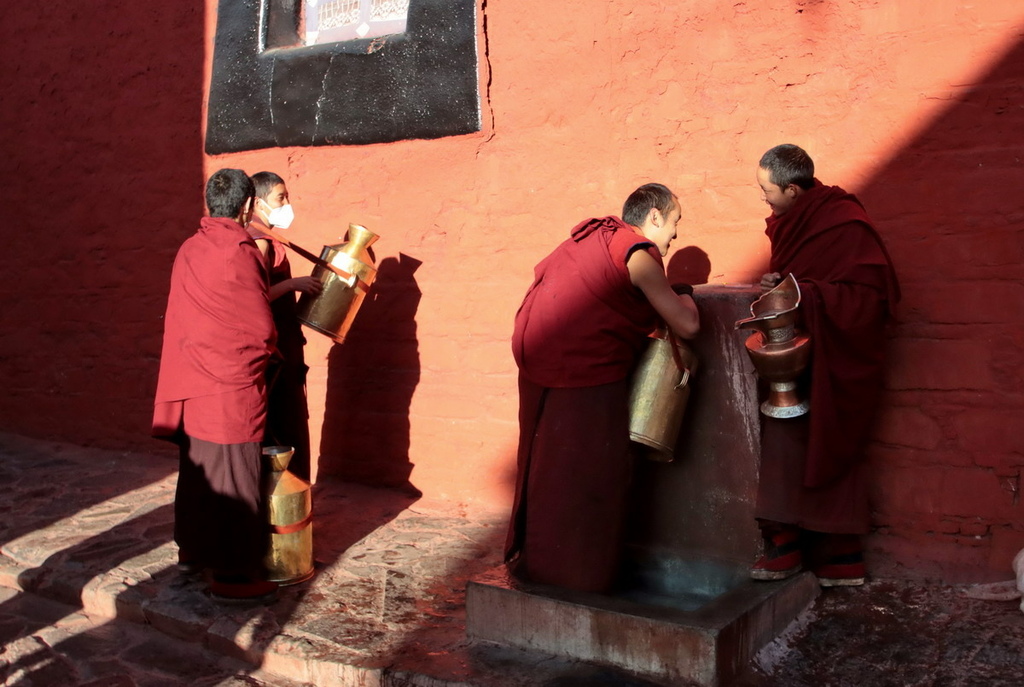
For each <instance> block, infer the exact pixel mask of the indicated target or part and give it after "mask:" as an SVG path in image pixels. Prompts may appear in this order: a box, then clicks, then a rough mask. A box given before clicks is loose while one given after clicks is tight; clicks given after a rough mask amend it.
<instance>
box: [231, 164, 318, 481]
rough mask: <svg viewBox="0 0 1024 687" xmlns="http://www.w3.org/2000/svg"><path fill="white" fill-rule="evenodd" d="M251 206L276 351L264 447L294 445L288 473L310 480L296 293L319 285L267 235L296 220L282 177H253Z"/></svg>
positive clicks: (269, 174) (251, 230) (311, 291)
mask: <svg viewBox="0 0 1024 687" xmlns="http://www.w3.org/2000/svg"><path fill="white" fill-rule="evenodd" d="M252 182H253V185H254V186H255V187H256V204H255V207H254V211H253V215H252V221H251V222H250V223H249V226H248V227H247V230H248V232H249V235H250V236H251V237H252V238H253V239H254V240H255V241H256V246H257V247H258V248H259V249H260V252H261V253H262V254H263V256H264V257H265V258H266V264H267V272H268V274H269V276H270V289H269V296H270V308H271V310H272V312H273V315H274V325H275V326H276V327H277V351H276V352H275V355H274V356H273V358H272V359H271V364H270V367H269V368H268V370H267V390H268V403H267V431H266V436H265V439H264V442H263V443H264V444H265V445H277V446H293V447H294V448H295V455H294V456H293V457H292V460H291V462H290V463H289V465H288V469H289V470H290V471H291V472H293V473H295V474H296V475H297V476H299V477H301V478H302V479H306V480H308V479H309V476H310V468H309V462H310V448H309V413H308V410H307V406H306V370H308V369H309V368H307V367H306V364H305V360H304V359H303V353H302V347H303V345H304V344H305V343H306V339H305V337H303V335H302V328H301V327H300V326H299V320H298V318H297V317H296V309H295V305H296V301H295V294H296V292H298V293H308V294H310V295H313V296H315V295H316V294H318V293H320V291H321V290H322V289H323V284H321V283H320V280H319V279H316V278H314V277H292V270H291V265H289V263H288V255H287V253H286V252H285V251H286V249H285V247H284V246H283V245H281V243H280V242H278V241H275V240H274V239H272V238H270V237H269V236H267V234H266V232H265V230H266V229H267V228H270V229H274V230H278V229H287V228H288V227H290V226H291V224H292V221H293V220H294V219H295V212H294V210H292V205H291V203H290V202H289V199H288V188H287V187H286V186H285V183H284V179H282V178H281V177H280V176H278V175H277V174H274V173H273V172H259V173H257V174H254V175H253V176H252Z"/></svg>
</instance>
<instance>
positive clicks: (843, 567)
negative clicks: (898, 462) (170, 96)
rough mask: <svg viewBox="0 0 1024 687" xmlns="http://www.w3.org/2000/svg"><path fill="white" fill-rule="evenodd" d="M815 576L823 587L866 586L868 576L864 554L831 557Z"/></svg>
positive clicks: (817, 569) (818, 568)
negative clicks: (865, 580) (865, 581)
mask: <svg viewBox="0 0 1024 687" xmlns="http://www.w3.org/2000/svg"><path fill="white" fill-rule="evenodd" d="M814 574H815V576H816V577H817V578H818V584H820V585H821V586H822V587H859V586H861V585H862V584H864V579H865V577H866V576H867V569H866V568H865V567H864V554H862V553H859V552H858V553H848V554H843V555H838V556H831V557H830V558H829V559H828V560H827V561H826V562H825V563H824V564H822V565H819V566H818V567H816V568H815V569H814Z"/></svg>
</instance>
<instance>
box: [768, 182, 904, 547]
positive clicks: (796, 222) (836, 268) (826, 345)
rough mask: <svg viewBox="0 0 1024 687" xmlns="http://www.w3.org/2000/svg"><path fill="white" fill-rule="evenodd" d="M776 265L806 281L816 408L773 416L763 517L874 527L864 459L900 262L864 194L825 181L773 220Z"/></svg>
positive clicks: (826, 526)
mask: <svg viewBox="0 0 1024 687" xmlns="http://www.w3.org/2000/svg"><path fill="white" fill-rule="evenodd" d="M766 222H767V230H766V233H767V235H768V238H769V239H770V240H771V246H772V253H771V262H770V266H769V269H770V270H771V271H772V272H778V273H780V274H782V275H783V276H785V275H786V274H788V273H792V274H793V275H794V276H795V277H796V279H797V282H798V283H799V285H800V292H801V296H802V300H801V305H800V308H801V322H800V326H801V327H802V328H804V329H805V330H806V331H807V332H808V333H809V334H810V337H811V342H812V343H811V347H812V353H811V362H810V364H809V383H807V380H806V379H805V380H803V381H804V386H805V389H804V392H805V393H809V396H810V404H811V407H810V413H809V414H808V416H807V417H805V418H802V419H799V420H773V419H770V418H765V419H764V420H763V435H762V475H761V482H762V484H761V488H760V493H759V499H758V501H759V503H758V513H757V514H758V517H760V518H764V519H769V520H776V521H779V522H785V523H788V524H796V525H799V526H801V527H804V528H806V529H813V530H818V531H823V532H838V533H859V532H864V531H866V530H867V526H868V523H867V516H868V509H867V501H866V488H865V484H866V483H865V478H864V475H863V469H862V468H863V466H862V459H863V456H864V449H865V446H866V444H867V441H868V435H869V431H870V426H871V422H872V420H873V418H874V416H875V413H876V410H877V407H878V403H879V399H880V395H881V391H882V376H883V371H884V370H883V363H884V355H885V325H886V322H887V320H888V318H889V315H890V314H891V309H892V307H893V305H894V304H895V303H896V302H897V301H898V300H899V285H898V282H897V279H896V273H895V271H894V269H893V266H892V260H891V259H890V258H889V254H888V252H887V251H886V249H885V246H884V244H883V242H882V239H881V238H880V237H879V235H878V233H877V232H876V231H875V229H874V227H873V226H872V224H871V221H870V219H869V218H868V216H867V213H866V212H865V211H864V208H863V206H862V205H861V204H860V201H858V200H857V198H856V197H855V196H853V195H851V194H849V193H846V192H845V191H844V190H843V189H841V188H839V187H838V186H824V185H822V184H821V182H819V181H817V180H815V185H814V187H812V188H811V189H808V190H807V191H805V192H804V193H802V194H801V195H800V197H799V198H798V199H797V200H796V202H795V203H794V205H793V206H792V207H791V208H790V209H789V210H788V211H787V212H785V213H784V214H782V215H780V216H777V217H776V216H772V217H769V218H768V219H767V220H766Z"/></svg>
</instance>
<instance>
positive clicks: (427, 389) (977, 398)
mask: <svg viewBox="0 0 1024 687" xmlns="http://www.w3.org/2000/svg"><path fill="white" fill-rule="evenodd" d="M172 4H174V3H172ZM198 4H199V3H194V5H198ZM174 5H175V6H174V7H170V6H169V7H166V8H165V7H162V6H161V7H160V8H155V7H151V6H147V9H146V10H145V11H142V10H140V9H138V8H137V7H136V5H134V4H130V3H118V4H116V6H115V7H112V8H104V9H99V10H97V9H90V10H89V12H88V13H86V12H84V11H81V10H80V9H78V8H79V3H73V2H70V0H67V1H65V2H56V3H50V4H48V5H47V6H46V7H38V8H37V7H34V6H33V7H28V6H25V7H22V6H12V7H10V8H6V9H5V11H4V14H5V21H4V22H3V23H2V24H0V38H2V39H3V40H2V43H0V51H3V53H2V54H3V64H4V65H5V70H4V72H3V76H0V82H2V83H0V93H2V95H0V98H3V104H4V107H3V108H0V118H2V122H3V128H2V131H3V135H4V139H5V150H6V151H7V154H8V170H9V172H10V173H9V176H8V186H7V187H6V188H7V190H9V191H13V193H12V194H8V195H7V196H6V197H7V207H8V208H10V209H17V214H16V215H13V216H11V217H9V218H8V220H7V222H6V224H7V227H6V230H5V237H7V240H6V244H7V248H8V254H9V255H10V256H12V258H13V259H12V260H11V264H12V269H11V270H9V274H8V279H7V280H5V282H4V285H3V287H0V288H2V289H3V295H4V303H5V306H4V313H3V316H2V323H3V324H2V329H0V364H2V366H3V368H2V369H3V379H4V386H5V394H4V395H3V398H2V400H0V429H2V430H4V431H13V432H19V433H23V434H30V435H34V436H47V437H54V438H59V439H62V440H67V441H72V442H75V443H87V444H97V445H104V446H111V447H118V448H124V449H126V450H147V451H152V450H154V444H153V442H152V441H151V440H149V439H147V438H146V430H147V422H148V414H149V404H150V402H151V395H152V390H153V385H154V381H155V372H156V358H157V355H158V353H159V337H160V316H161V313H162V308H163V299H164V297H165V295H166V280H167V276H168V274H169V270H170V264H171V260H172V258H173V253H174V250H175V248H176V247H177V245H178V244H179V243H180V241H181V240H182V239H183V238H184V237H186V236H187V235H188V234H189V233H191V231H192V230H193V229H194V227H195V224H196V219H197V218H198V216H199V214H200V212H201V202H202V197H201V189H202V183H203V180H204V178H205V176H206V175H207V174H209V173H210V172H212V171H214V170H215V169H217V168H219V167H223V166H237V167H242V168H244V169H245V170H247V171H249V172H256V171H259V170H261V169H270V170H274V171H277V172H278V173H280V174H281V175H282V176H284V177H285V178H286V179H287V180H288V183H289V189H290V191H291V194H292V201H293V203H294V206H295V209H296V212H297V215H298V219H297V220H296V222H295V224H294V225H293V227H294V228H293V229H291V230H290V232H291V235H292V237H293V238H294V240H296V242H298V243H299V244H301V245H304V246H306V247H308V248H314V249H315V248H318V247H319V246H320V245H322V244H324V243H335V242H337V241H338V240H339V239H340V237H341V235H342V233H343V231H344V228H345V226H346V225H347V223H348V222H358V223H362V224H365V225H366V226H367V227H369V228H370V229H372V230H373V231H375V232H377V233H379V234H380V235H381V239H380V241H379V242H378V243H377V245H376V246H375V248H376V255H377V259H378V262H379V264H380V267H381V275H380V277H379V281H378V285H377V289H376V291H375V294H374V299H373V300H371V301H369V302H368V303H367V304H366V305H365V306H364V311H363V312H362V313H361V314H360V319H359V321H358V323H357V326H356V328H355V329H354V331H353V332H352V335H351V339H350V341H349V342H348V343H347V344H346V345H345V346H341V347H332V346H331V344H330V342H329V341H328V340H327V339H325V338H324V337H322V336H319V335H317V334H314V333H310V334H309V335H308V338H309V339H310V344H309V346H307V362H308V363H309V364H310V365H311V367H312V370H311V384H310V396H311V416H312V417H311V422H310V424H311V429H312V430H313V432H314V435H315V436H314V441H315V442H320V444H321V448H322V452H323V455H322V457H321V461H320V472H321V474H322V475H323V474H329V475H336V476H342V477H347V478H350V479H358V480H361V481H366V482H371V483H383V484H395V485H401V484H406V483H410V484H411V485H412V486H414V487H416V488H418V489H419V490H421V491H423V492H424V493H426V494H428V495H430V496H432V497H436V498H445V499H449V500H452V501H455V502H459V503H464V504H466V505H467V506H468V507H476V506H480V507H496V508H501V507H505V506H507V504H508V500H509V491H510V480H511V478H512V475H513V472H514V455H513V452H514V445H515V440H516V425H515V410H516V393H515V369H514V365H513V363H512V360H511V356H510V355H509V349H508V337H509V334H510V332H511V322H512V316H513V314H514V312H515V309H516V307H517V306H518V303H519V300H520V298H521V296H522V293H523V291H524V289H525V288H526V286H527V285H528V283H529V281H530V276H531V270H532V268H533V265H534V264H535V263H536V262H537V261H538V260H539V259H540V258H541V257H543V256H544V255H545V254H546V253H547V252H548V251H549V250H550V249H551V248H552V247H553V246H554V245H555V244H556V243H557V242H559V241H560V240H562V238H563V237H564V236H565V234H566V232H567V231H568V229H569V228H570V227H571V226H572V225H573V224H574V223H576V222H577V221H578V220H580V219H583V218H585V217H588V216H593V215H601V214H612V213H617V212H618V211H619V208H620V206H621V202H622V200H623V198H624V197H625V195H626V194H627V193H628V192H629V191H630V190H632V188H634V187H635V186H636V185H638V184H639V183H642V182H644V181H648V180H660V181H663V182H665V183H667V184H668V185H670V186H671V187H673V188H674V189H675V190H676V191H677V192H678V193H679V194H680V196H681V198H682V199H683V213H684V214H683V217H684V225H685V229H684V232H685V233H683V234H682V235H681V236H680V237H679V238H678V239H677V241H676V244H675V248H676V250H679V249H682V248H686V247H688V246H695V247H698V248H699V249H700V250H702V251H703V252H704V253H706V255H707V257H708V260H709V261H710V266H711V271H710V277H709V281H711V282H732V283H739V282H749V281H751V280H754V279H755V278H757V277H758V276H759V274H760V272H761V271H762V268H763V265H764V264H765V263H766V260H767V251H768V246H767V242H766V240H765V238H764V236H763V233H762V231H763V221H762V219H763V217H764V216H765V215H766V214H767V208H766V207H765V206H764V205H762V204H761V203H760V201H759V192H758V189H757V187H756V184H755V183H754V168H755V166H756V161H757V159H758V157H759V156H760V154H761V153H762V152H763V151H764V150H765V149H767V148H768V147H770V146H772V145H774V144H776V143H781V142H792V143H798V144H800V145H802V146H804V147H805V148H807V149H808V150H809V152H810V153H811V155H812V156H813V157H814V159H815V161H816V162H817V164H818V169H819V176H820V177H821V178H822V180H823V181H825V182H826V183H832V184H839V185H842V186H844V187H846V188H847V189H848V190H851V191H853V192H856V193H858V194H859V195H860V196H861V197H862V199H863V200H864V202H865V204H866V206H867V208H868V210H869V212H870V213H871V214H872V215H873V216H874V218H875V219H876V221H877V224H878V227H879V229H880V231H881V233H882V234H883V235H884V236H885V237H886V238H887V240H888V243H889V246H890V248H891V252H892V254H893V257H894V260H895V262H896V265H897V268H898V270H899V273H900V276H901V278H902V280H903V286H904V293H905V300H904V303H903V305H902V306H901V308H900V313H899V321H898V322H897V324H896V325H895V326H894V328H893V336H892V341H891V345H892V352H893V356H892V365H891V369H890V373H889V377H888V379H889V381H888V387H889V389H888V394H887V397H886V401H885V407H884V408H883V412H882V418H881V422H880V425H879V427H878V430H877V433H876V440H875V442H874V443H873V445H872V460H873V461H874V464H875V466H876V467H877V471H876V474H877V480H876V484H875V502H876V523H877V525H878V531H877V533H876V534H875V535H874V537H873V539H872V542H871V543H872V552H873V555H874V557H875V561H876V566H877V568H876V569H877V570H878V571H879V572H882V573H885V574H895V575H901V576H910V577H931V578H945V579H951V580H952V579H975V580H982V579H993V578H1000V577H1005V576H1006V573H1007V571H1008V566H1009V560H1010V557H1011V556H1012V554H1013V552H1015V551H1016V550H1018V549H1020V548H1021V547H1024V517H1022V514H1024V506H1022V505H1021V504H1020V499H1019V490H1020V472H1021V468H1022V465H1024V446H1022V439H1021V434H1020V432H1017V431H1015V427H1014V420H1015V419H1016V418H1019V417H1021V412H1022V410H1024V398H1022V393H1021V391H1020V389H1021V382H1022V381H1024V380H1022V377H1024V369H1022V363H1021V360H1022V349H1024V329H1022V326H1021V322H1022V315H1024V313H1022V308H1024V294H1022V293H1021V291H1022V289H1024V286H1022V280H1021V276H1022V274H1021V272H1022V268H1021V264H1022V263H1024V255H1022V252H1024V248H1022V246H1024V236H1022V233H1024V230H1022V227H1024V211H1022V210H1021V204H1020V202H1019V200H1018V197H1019V189H1020V188H1021V187H1022V186H1024V165H1022V164H1021V161H1020V158H1021V153H1020V151H1021V150H1022V145H1021V143H1022V140H1021V138H1022V137H1024V134H1021V133H1020V132H1021V131H1024V127H1022V126H1021V125H1022V124H1024V109H1022V107H1021V105H1020V103H1021V102H1022V101H1024V98H1022V97H1021V95H1022V93H1021V90H1022V88H1024V78H1022V77H1024V60H1022V59H1021V57H1024V55H1022V52H1024V34H1022V27H1024V8H1017V7H1015V6H1014V5H1013V3H977V4H974V5H973V6H970V7H966V6H964V5H963V3H955V2H934V0H932V1H929V2H925V0H904V1H902V2H899V3H882V2H877V0H836V1H828V0H787V1H786V2H782V3H775V4H773V5H765V4H753V3H742V2H740V3H737V2H733V1H732V0H730V1H729V2H719V1H712V2H708V1H700V2H698V1H697V0H684V1H681V2H671V3H669V2H650V3H633V2H625V0H613V1H611V2H606V3H593V2H584V0H568V1H566V2H561V3H550V2H542V1H541V0H518V1H517V2H515V3H511V2H494V1H491V2H487V3H482V6H481V8H480V11H481V15H480V17H479V26H480V32H479V35H480V58H481V67H480V70H481V84H482V88H483V93H482V104H483V120H484V130H483V131H482V132H481V133H479V134H474V135H467V136H460V137H453V138H446V139H438V140H432V141H404V142H398V143H391V144H381V145H367V146H351V147H320V148H286V149H268V150H260V151H252V152H247V153H236V154H230V155H222V156H213V157H210V156H204V155H203V154H202V140H201V136H200V131H199V128H200V126H201V125H202V123H203V122H204V121H205V111H204V109H203V108H204V103H205V94H206V93H207V92H208V88H209V87H208V83H209V71H210V62H211V58H212V45H213V35H214V30H215V21H216V3H215V2H214V1H213V0H206V3H205V8H203V7H196V6H193V7H189V6H188V5H182V4H180V3H177V4H174ZM76 12H77V13H78V14H74V13H76ZM58 13H63V14H60V15H59V16H58ZM44 14H45V15H46V16H43V15H44ZM51 14H52V15H53V16H50V15H51ZM68 16H74V21H70V20H68V19H67V17H68ZM294 264H295V265H296V267H297V271H302V270H303V269H306V268H308V265H305V264H304V263H303V262H302V261H301V260H300V259H298V258H296V259H295V260H294Z"/></svg>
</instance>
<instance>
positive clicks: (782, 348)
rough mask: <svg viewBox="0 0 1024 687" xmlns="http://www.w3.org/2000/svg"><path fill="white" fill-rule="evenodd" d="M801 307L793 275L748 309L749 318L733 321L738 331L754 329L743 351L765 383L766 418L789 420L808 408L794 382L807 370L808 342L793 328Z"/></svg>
mask: <svg viewBox="0 0 1024 687" xmlns="http://www.w3.org/2000/svg"><path fill="white" fill-rule="evenodd" d="M799 307H800V286H799V285H798V284H797V282H796V277H794V276H793V275H792V274H790V275H788V276H787V277H786V278H785V279H783V280H782V281H781V282H780V283H779V285H778V286H776V287H775V288H774V289H772V290H771V291H768V292H767V293H765V294H764V295H763V296H761V297H760V298H758V299H757V300H756V301H754V302H753V304H751V306H750V314H751V315H752V317H748V318H746V319H743V320H739V321H738V322H736V328H737V329H753V330H754V331H753V332H752V333H751V335H750V336H749V337H748V338H747V341H746V349H747V353H748V354H749V355H750V360H751V361H752V362H753V363H754V369H755V370H756V371H757V374H758V376H759V377H761V379H763V380H765V381H766V382H768V387H769V391H768V398H767V400H765V401H764V402H763V403H762V404H761V412H762V413H764V414H765V415H767V416H768V417H773V418H790V417H799V416H800V415H804V414H805V413H807V411H808V410H809V409H810V403H809V401H807V400H806V399H800V398H799V396H798V395H797V384H796V380H797V378H798V377H799V376H800V373H801V372H803V370H804V369H805V368H806V367H807V362H808V360H809V359H810V356H811V345H810V344H811V339H810V337H809V336H807V335H806V334H804V333H802V332H800V331H798V330H797V328H796V321H797V309H798V308H799Z"/></svg>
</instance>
